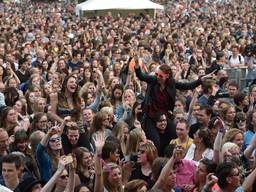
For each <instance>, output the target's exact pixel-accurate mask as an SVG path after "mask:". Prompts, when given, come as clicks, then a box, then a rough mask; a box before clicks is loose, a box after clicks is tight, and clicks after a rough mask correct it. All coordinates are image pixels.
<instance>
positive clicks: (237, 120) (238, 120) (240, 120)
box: [236, 119, 246, 123]
mask: <svg viewBox="0 0 256 192" xmlns="http://www.w3.org/2000/svg"><path fill="white" fill-rule="evenodd" d="M244 121H246V119H236V122H237V123H241V122H244Z"/></svg>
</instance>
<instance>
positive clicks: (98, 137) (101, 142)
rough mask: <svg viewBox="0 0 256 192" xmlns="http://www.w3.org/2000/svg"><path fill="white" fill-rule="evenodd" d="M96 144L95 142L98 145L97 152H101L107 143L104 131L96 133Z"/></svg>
mask: <svg viewBox="0 0 256 192" xmlns="http://www.w3.org/2000/svg"><path fill="white" fill-rule="evenodd" d="M94 144H95V147H96V152H97V154H101V152H102V148H103V146H104V144H105V136H104V132H97V133H96V137H95V139H94Z"/></svg>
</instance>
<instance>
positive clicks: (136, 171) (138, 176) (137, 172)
mask: <svg viewBox="0 0 256 192" xmlns="http://www.w3.org/2000/svg"><path fill="white" fill-rule="evenodd" d="M134 179H142V180H144V181H146V182H147V183H148V185H149V184H150V183H151V174H150V175H149V176H146V175H143V173H142V171H141V166H140V165H139V164H137V163H136V164H135V169H134V170H133V171H132V175H131V177H130V181H131V180H134Z"/></svg>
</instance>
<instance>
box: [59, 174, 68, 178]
mask: <svg viewBox="0 0 256 192" xmlns="http://www.w3.org/2000/svg"><path fill="white" fill-rule="evenodd" d="M60 178H61V179H66V178H68V175H61V176H60Z"/></svg>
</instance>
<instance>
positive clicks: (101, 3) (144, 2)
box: [76, 0, 164, 15]
mask: <svg viewBox="0 0 256 192" xmlns="http://www.w3.org/2000/svg"><path fill="white" fill-rule="evenodd" d="M145 9H153V10H155V9H164V7H163V6H162V5H159V4H156V3H153V2H151V1H150V0H88V1H86V2H83V3H80V4H78V5H77V6H76V14H77V15H79V14H80V12H81V11H96V10H145Z"/></svg>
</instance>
